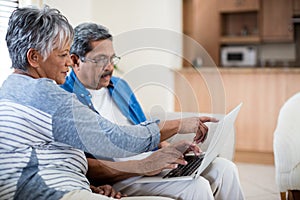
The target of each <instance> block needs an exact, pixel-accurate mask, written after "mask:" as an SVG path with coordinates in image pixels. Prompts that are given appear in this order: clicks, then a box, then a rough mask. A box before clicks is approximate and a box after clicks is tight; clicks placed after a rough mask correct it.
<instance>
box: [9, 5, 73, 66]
mask: <svg viewBox="0 0 300 200" xmlns="http://www.w3.org/2000/svg"><path fill="white" fill-rule="evenodd" d="M73 37H74V30H73V28H72V26H71V25H70V24H69V22H68V20H67V18H66V17H65V16H63V15H62V14H61V13H60V12H59V10H57V9H52V8H50V7H49V6H45V7H44V8H42V9H37V8H18V9H17V10H15V11H14V12H13V13H12V15H11V16H10V18H9V22H8V29H7V34H6V38H5V39H6V43H7V47H8V51H9V55H10V58H11V61H12V68H15V69H20V70H23V71H27V67H28V66H29V63H28V60H27V52H28V50H29V49H30V48H33V49H35V50H37V51H38V52H39V53H40V54H41V55H42V56H43V59H47V58H48V57H49V55H50V53H51V52H52V51H53V50H54V49H61V48H62V47H63V46H65V45H66V44H71V43H72V41H73Z"/></svg>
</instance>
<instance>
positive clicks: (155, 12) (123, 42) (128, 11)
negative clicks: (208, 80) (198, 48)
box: [44, 0, 182, 111]
mask: <svg viewBox="0 0 300 200" xmlns="http://www.w3.org/2000/svg"><path fill="white" fill-rule="evenodd" d="M44 3H45V4H48V5H49V6H51V7H55V8H57V9H59V10H60V11H61V12H62V13H63V14H64V15H65V16H66V17H67V18H68V19H69V20H70V23H71V24H72V25H74V26H75V25H78V24H79V23H81V22H87V21H92V22H96V23H100V24H102V25H105V26H106V27H108V28H109V29H110V32H111V33H112V34H113V35H114V45H115V50H116V52H117V54H119V55H120V56H121V57H122V59H121V62H120V64H119V67H120V69H121V70H122V71H123V72H124V73H123V74H119V75H120V76H123V77H124V78H125V79H126V80H127V81H128V82H129V83H130V85H131V86H132V88H133V89H134V90H135V92H136V94H137V96H138V98H139V100H140V101H141V103H142V105H143V107H144V109H145V110H146V111H151V110H152V108H153V106H155V108H156V109H157V108H160V109H163V110H166V111H173V108H174V98H173V90H174V86H173V85H174V83H173V74H172V73H171V70H172V69H175V68H178V67H180V66H181V57H180V55H181V51H182V40H181V37H180V34H179V33H180V32H181V30H182V22H181V21H182V20H181V19H182V3H181V0H85V1H81V0H64V1H61V0H44ZM153 28H155V29H153ZM175 54H179V56H178V55H175Z"/></svg>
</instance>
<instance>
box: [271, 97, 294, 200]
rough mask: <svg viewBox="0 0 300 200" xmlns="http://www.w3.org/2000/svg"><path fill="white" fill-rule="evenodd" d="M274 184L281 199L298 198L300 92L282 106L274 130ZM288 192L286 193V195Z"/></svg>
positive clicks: (290, 199) (292, 199)
mask: <svg viewBox="0 0 300 200" xmlns="http://www.w3.org/2000/svg"><path fill="white" fill-rule="evenodd" d="M273 148H274V159H275V175H276V184H277V186H278V188H279V190H280V196H281V199H282V200H285V199H286V197H288V199H289V200H296V199H298V200H299V199H300V93H298V94H296V95H294V96H293V97H291V98H290V99H289V100H287V102H286V103H285V104H284V105H283V106H282V108H281V110H280V113H279V117H278V121H277V127H276V130H275V132H274V144H273ZM287 194H288V195H287Z"/></svg>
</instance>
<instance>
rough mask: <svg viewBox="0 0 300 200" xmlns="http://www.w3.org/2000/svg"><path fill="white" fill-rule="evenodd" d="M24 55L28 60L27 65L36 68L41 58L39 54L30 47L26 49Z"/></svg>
mask: <svg viewBox="0 0 300 200" xmlns="http://www.w3.org/2000/svg"><path fill="white" fill-rule="evenodd" d="M26 56H27V60H28V63H29V65H30V66H31V67H34V68H38V67H39V62H40V59H43V58H42V56H41V54H40V53H39V52H38V51H37V50H35V49H33V48H30V49H29V50H28V51H27V54H26Z"/></svg>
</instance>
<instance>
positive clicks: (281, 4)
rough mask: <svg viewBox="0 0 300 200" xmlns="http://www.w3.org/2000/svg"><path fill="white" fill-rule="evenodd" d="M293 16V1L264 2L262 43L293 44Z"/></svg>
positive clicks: (275, 0)
mask: <svg viewBox="0 0 300 200" xmlns="http://www.w3.org/2000/svg"><path fill="white" fill-rule="evenodd" d="M292 16H293V1H292V0H262V28H261V39H262V41H263V42H292V41H293V24H292V20H291V19H292Z"/></svg>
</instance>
